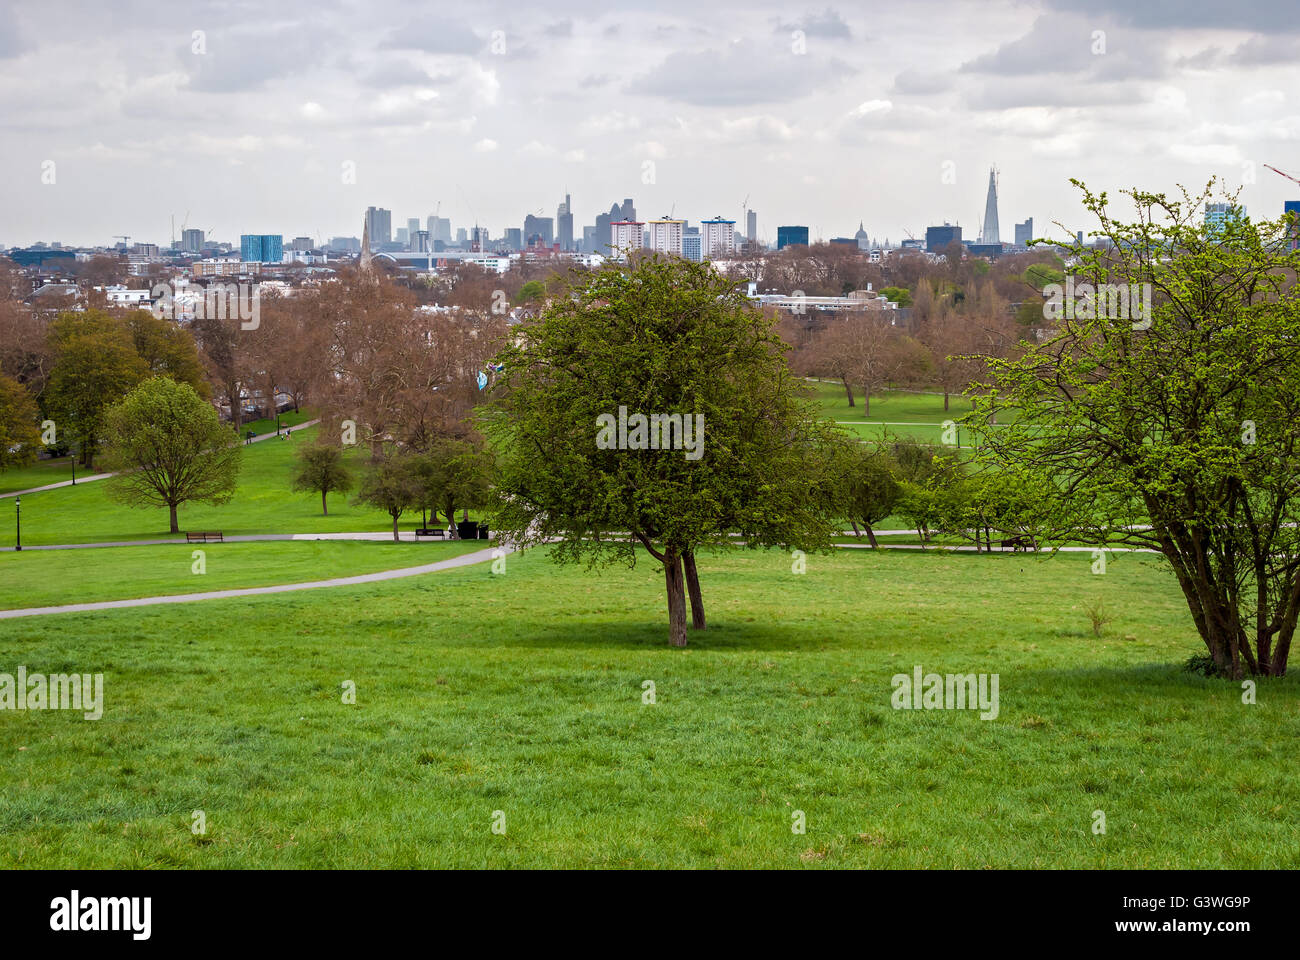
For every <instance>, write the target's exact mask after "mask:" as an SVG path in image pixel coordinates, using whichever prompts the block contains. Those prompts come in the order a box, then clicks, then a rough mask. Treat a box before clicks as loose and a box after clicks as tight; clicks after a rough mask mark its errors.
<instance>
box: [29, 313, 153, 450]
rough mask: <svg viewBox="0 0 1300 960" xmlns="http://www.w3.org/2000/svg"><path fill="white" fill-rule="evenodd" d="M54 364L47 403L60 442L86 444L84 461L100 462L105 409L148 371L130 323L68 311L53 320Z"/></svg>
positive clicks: (81, 445) (51, 331)
mask: <svg viewBox="0 0 1300 960" xmlns="http://www.w3.org/2000/svg"><path fill="white" fill-rule="evenodd" d="M50 342H51V346H52V348H53V353H54V368H53V370H52V371H51V373H50V381H49V384H48V385H47V386H46V388H45V392H44V393H43V394H42V396H41V401H42V403H43V405H44V407H45V410H46V412H47V414H48V415H49V417H50V418H51V419H52V420H54V422H55V426H56V429H57V430H58V436H59V439H60V440H65V441H72V442H74V443H76V444H77V445H78V446H79V447H80V453H81V462H82V463H83V464H84V465H86V466H87V467H88V466H90V465H91V463H92V462H93V461H94V456H95V453H96V450H97V449H98V442H99V435H100V433H101V431H102V428H103V425H104V413H105V411H106V410H107V409H108V408H109V407H110V406H111V405H112V404H114V403H116V402H117V401H119V400H121V399H122V398H123V397H125V396H126V395H127V393H128V392H130V390H131V389H132V388H133V387H135V386H136V385H137V384H138V383H140V381H141V380H143V379H144V378H145V377H146V376H147V375H148V365H147V364H146V363H145V361H144V360H142V359H141V358H140V355H139V354H138V353H137V352H136V349H135V342H134V340H133V339H132V336H131V330H130V327H128V326H127V324H126V322H125V321H124V320H123V319H122V318H121V317H117V316H114V315H112V314H108V313H104V312H103V311H100V310H86V311H85V312H84V313H63V314H60V315H59V316H58V317H57V318H55V320H54V322H53V323H51V324H50Z"/></svg>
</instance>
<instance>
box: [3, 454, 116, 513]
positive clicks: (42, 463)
mask: <svg viewBox="0 0 1300 960" xmlns="http://www.w3.org/2000/svg"><path fill="white" fill-rule="evenodd" d="M96 472H97V471H95V470H87V469H85V468H84V467H78V468H77V476H79V477H85V476H89V475H90V474H92V473H96ZM71 479H72V458H71V457H55V458H52V459H50V460H37V461H36V462H35V463H33V464H30V465H28V466H25V467H10V468H9V469H8V470H6V471H4V472H3V473H0V493H13V492H14V491H15V490H30V489H31V488H32V487H43V486H45V485H46V484H47V483H62V482H63V481H64V480H71ZM10 509H12V507H10Z"/></svg>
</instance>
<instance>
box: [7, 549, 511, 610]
mask: <svg viewBox="0 0 1300 960" xmlns="http://www.w3.org/2000/svg"><path fill="white" fill-rule="evenodd" d="M490 546H492V544H489V543H487V542H485V541H483V540H465V541H451V542H448V543H439V542H437V541H433V542H422V543H371V542H364V541H361V542H357V541H346V540H317V541H305V540H294V541H272V542H269V543H210V544H206V545H205V544H188V545H187V544H176V545H174V546H173V545H168V546H140V547H102V548H96V549H94V550H34V551H28V550H24V551H23V552H22V553H0V610H13V609H17V608H19V607H44V606H54V605H57V604H63V603H94V602H96V601H99V600H126V599H129V598H131V597H155V596H163V595H170V594H176V593H201V592H205V591H208V590H224V589H228V588H232V587H264V586H269V585H271V584H276V583H298V582H303V581H308V580H328V579H331V578H333V577H347V576H353V575H355V574H361V573H371V572H373V571H375V570H392V569H396V568H398V567H415V566H419V565H421V564H425V563H435V562H437V561H438V560H444V559H446V558H448V557H452V556H456V555H457V554H461V553H469V552H472V551H474V550H481V549H483V548H485V547H490ZM195 550H202V551H204V554H205V556H204V557H203V562H204V569H205V572H204V573H203V574H196V573H194V572H193V565H194V563H195V560H194V559H193V551H195Z"/></svg>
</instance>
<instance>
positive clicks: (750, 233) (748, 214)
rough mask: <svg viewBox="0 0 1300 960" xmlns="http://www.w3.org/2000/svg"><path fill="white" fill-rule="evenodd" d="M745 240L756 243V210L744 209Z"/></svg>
mask: <svg viewBox="0 0 1300 960" xmlns="http://www.w3.org/2000/svg"><path fill="white" fill-rule="evenodd" d="M745 242H746V243H748V244H757V243H758V211H756V210H746V211H745Z"/></svg>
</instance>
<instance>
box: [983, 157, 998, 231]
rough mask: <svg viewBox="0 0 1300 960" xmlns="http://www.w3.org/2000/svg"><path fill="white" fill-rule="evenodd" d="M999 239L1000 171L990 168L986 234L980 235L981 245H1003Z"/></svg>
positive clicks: (985, 215)
mask: <svg viewBox="0 0 1300 960" xmlns="http://www.w3.org/2000/svg"><path fill="white" fill-rule="evenodd" d="M1001 242H1002V241H1001V240H1000V239H999V237H998V171H997V167H990V168H989V195H988V199H987V200H985V201H984V232H983V233H981V234H980V243H1001Z"/></svg>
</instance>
